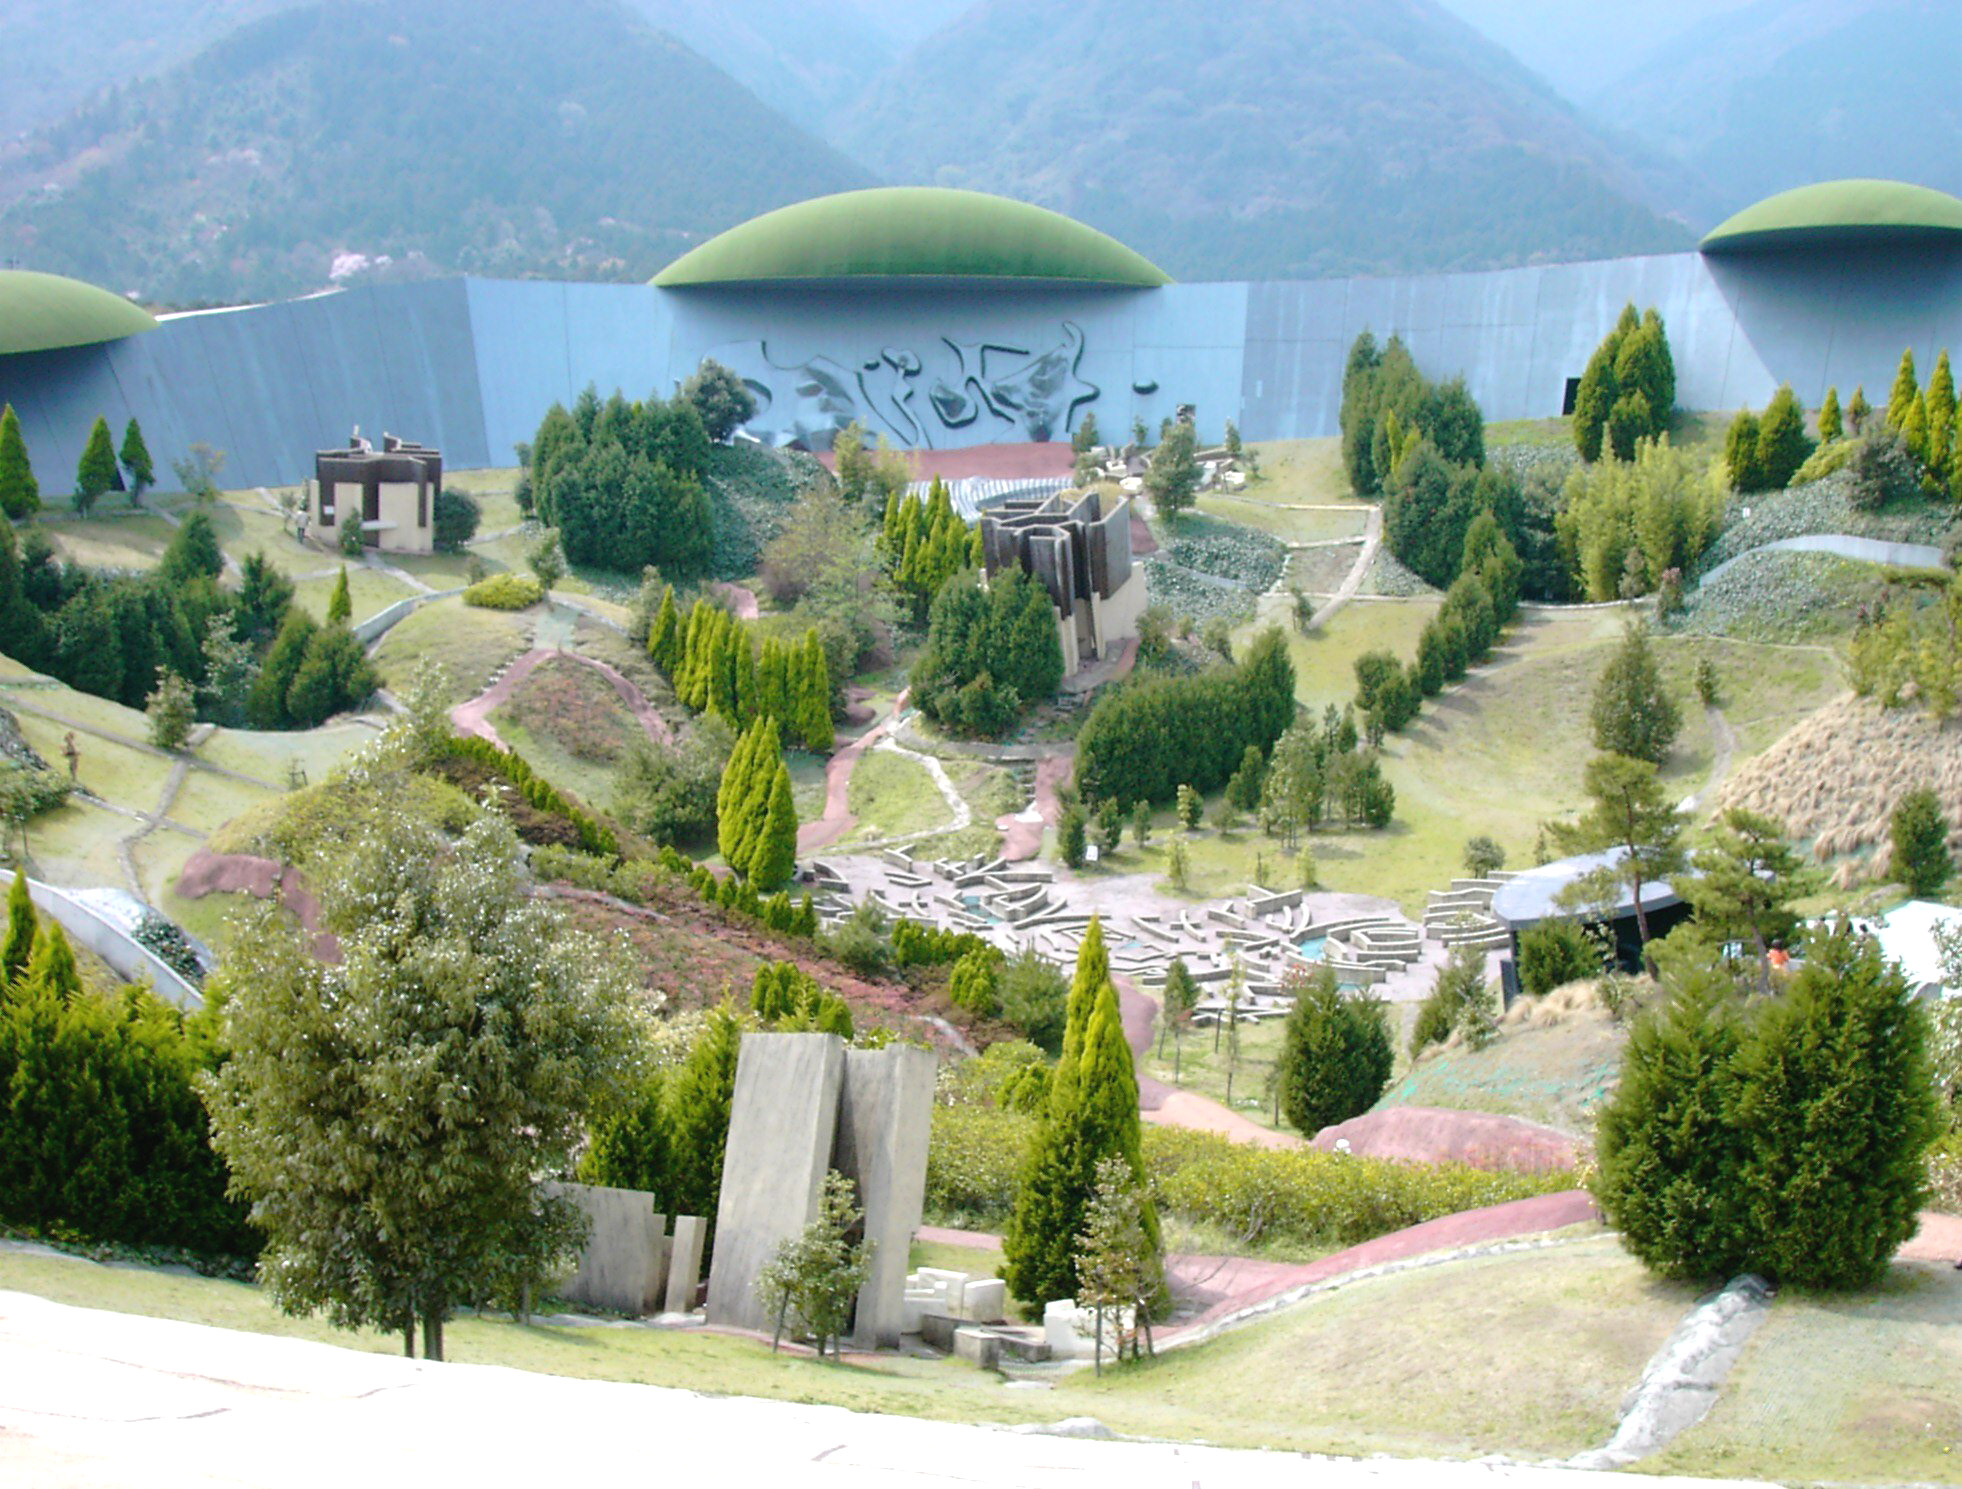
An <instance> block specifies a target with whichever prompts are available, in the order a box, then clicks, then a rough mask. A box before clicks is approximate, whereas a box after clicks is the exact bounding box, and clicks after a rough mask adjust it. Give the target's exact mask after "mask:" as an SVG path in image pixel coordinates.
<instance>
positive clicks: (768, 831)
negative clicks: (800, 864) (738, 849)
mask: <svg viewBox="0 0 1962 1489" xmlns="http://www.w3.org/2000/svg"><path fill="white" fill-rule="evenodd" d="M796 867H797V807H796V804H795V802H794V800H793V798H792V796H791V791H790V767H788V766H787V765H785V764H784V763H783V761H782V760H781V759H779V760H778V761H777V769H776V775H775V777H774V779H773V780H772V781H771V786H770V798H769V805H768V809H767V813H766V815H765V816H764V819H763V828H762V831H761V833H760V834H759V835H758V837H757V840H756V847H755V850H754V851H753V852H752V853H751V855H750V861H749V882H750V884H751V885H752V886H753V887H754V888H756V889H757V890H759V891H764V892H767V891H769V890H773V889H777V888H780V887H781V886H783V885H785V884H787V883H789V882H790V876H791V873H792V871H793V870H794V869H795V868H796Z"/></svg>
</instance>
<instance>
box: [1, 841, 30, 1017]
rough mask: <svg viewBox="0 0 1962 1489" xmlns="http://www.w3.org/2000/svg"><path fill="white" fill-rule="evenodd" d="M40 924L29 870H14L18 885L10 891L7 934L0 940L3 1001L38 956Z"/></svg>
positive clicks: (8, 895) (15, 881) (14, 885)
mask: <svg viewBox="0 0 1962 1489" xmlns="http://www.w3.org/2000/svg"><path fill="white" fill-rule="evenodd" d="M38 926H39V923H38V922H37V921H36V919H35V916H34V899H33V896H32V895H30V894H29V893H28V890H27V870H26V869H25V868H17V869H15V870H14V882H13V885H12V887H11V888H10V889H8V891H7V933H6V936H5V937H4V938H0V999H4V997H5V995H6V992H7V989H9V988H10V987H13V986H14V985H15V984H16V983H18V982H19V981H20V979H21V977H22V976H23V975H24V974H25V973H26V971H27V964H28V962H29V961H30V960H31V959H32V957H33V955H34V933H35V931H36V930H37V929H38Z"/></svg>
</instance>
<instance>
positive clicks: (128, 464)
mask: <svg viewBox="0 0 1962 1489" xmlns="http://www.w3.org/2000/svg"><path fill="white" fill-rule="evenodd" d="M122 462H123V473H124V474H125V475H127V476H128V477H129V501H130V505H131V506H135V505H136V504H137V503H138V502H140V501H142V500H143V493H144V492H146V491H148V490H149V489H150V488H151V487H152V486H154V485H156V484H157V471H156V467H155V465H153V464H152V463H151V460H150V447H149V446H148V445H147V444H145V443H144V442H143V427H142V426H141V425H140V424H138V423H137V422H136V419H135V418H134V416H132V417H131V419H130V421H129V423H128V424H127V425H126V426H125V427H124V429H123V449H122Z"/></svg>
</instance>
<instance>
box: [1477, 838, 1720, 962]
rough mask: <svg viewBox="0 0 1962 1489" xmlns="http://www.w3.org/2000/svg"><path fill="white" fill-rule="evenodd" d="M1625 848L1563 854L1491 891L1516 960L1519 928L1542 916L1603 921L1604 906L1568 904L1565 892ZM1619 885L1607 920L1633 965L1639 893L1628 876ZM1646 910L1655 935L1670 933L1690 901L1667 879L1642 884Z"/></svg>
mask: <svg viewBox="0 0 1962 1489" xmlns="http://www.w3.org/2000/svg"><path fill="white" fill-rule="evenodd" d="M1626 854H1627V850H1626V849H1623V848H1610V849H1608V850H1607V851H1606V852H1603V853H1583V854H1580V855H1579V856H1578V857H1575V858H1563V859H1560V860H1559V861H1558V862H1556V863H1547V864H1541V865H1540V866H1539V867H1538V868H1532V869H1527V870H1525V871H1524V872H1522V873H1519V874H1515V875H1513V876H1512V877H1511V878H1509V879H1508V880H1506V882H1505V883H1503V884H1501V885H1500V886H1499V888H1498V890H1497V892H1496V893H1494V894H1493V896H1492V915H1493V917H1494V918H1495V919H1497V920H1499V921H1500V922H1502V923H1503V924H1504V925H1505V927H1506V929H1507V930H1508V931H1510V932H1511V933H1512V955H1513V958H1514V960H1515V961H1516V960H1517V959H1518V956H1519V937H1520V935H1521V933H1522V932H1525V931H1529V930H1531V929H1532V928H1533V927H1534V926H1536V925H1538V924H1540V923H1541V922H1542V921H1547V920H1563V919H1579V920H1586V921H1602V920H1603V919H1604V916H1603V914H1602V910H1603V908H1604V907H1596V906H1579V905H1569V904H1565V903H1563V901H1562V898H1561V896H1562V894H1563V893H1564V892H1565V891H1566V890H1568V889H1569V888H1571V887H1572V886H1573V885H1574V884H1575V883H1577V882H1578V881H1579V880H1581V879H1583V878H1585V877H1586V876H1587V875H1589V874H1591V873H1593V872H1594V871H1595V870H1597V869H1603V868H1607V867H1609V866H1610V865H1613V864H1618V863H1620V862H1621V861H1622V859H1623V858H1624V857H1625V856H1626ZM1616 888H1617V893H1616V896H1615V901H1614V904H1613V905H1612V906H1609V907H1605V912H1606V913H1605V920H1606V921H1607V922H1610V923H1611V924H1612V928H1613V930H1614V933H1615V945H1616V953H1617V955H1618V957H1619V959H1620V961H1621V964H1622V965H1623V966H1624V967H1625V968H1627V969H1629V970H1631V971H1632V970H1634V969H1635V968H1636V967H1637V966H1639V965H1640V963H1641V941H1640V936H1639V934H1638V933H1639V929H1640V928H1639V926H1638V924H1637V921H1636V917H1635V895H1634V892H1633V891H1632V890H1631V889H1630V888H1629V886H1628V882H1627V881H1626V880H1625V879H1624V880H1622V881H1621V882H1620V883H1619V884H1618V885H1617V886H1616ZM1642 910H1643V913H1644V914H1645V915H1646V916H1647V917H1648V922H1649V936H1650V938H1651V939H1653V938H1655V937H1657V936H1662V935H1666V934H1667V933H1668V932H1669V931H1671V930H1673V929H1674V928H1675V927H1676V926H1677V925H1678V924H1679V923H1681V922H1682V921H1683V920H1685V919H1687V918H1688V917H1689V906H1687V905H1686V904H1684V903H1683V899H1682V896H1681V895H1679V894H1677V893H1676V891H1675V889H1674V888H1673V887H1672V886H1671V885H1670V883H1669V881H1668V880H1666V879H1656V880H1652V881H1650V882H1648V883H1645V884H1643V886H1642Z"/></svg>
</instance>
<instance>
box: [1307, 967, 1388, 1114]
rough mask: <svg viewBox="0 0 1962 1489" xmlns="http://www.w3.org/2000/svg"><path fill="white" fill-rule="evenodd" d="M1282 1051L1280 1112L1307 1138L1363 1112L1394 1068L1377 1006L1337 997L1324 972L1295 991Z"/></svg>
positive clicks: (1327, 972)
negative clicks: (1392, 1067) (1391, 1068)
mask: <svg viewBox="0 0 1962 1489" xmlns="http://www.w3.org/2000/svg"><path fill="white" fill-rule="evenodd" d="M1282 1051H1283V1053H1282V1055H1281V1110H1282V1111H1283V1112H1284V1113H1285V1114H1286V1116H1287V1119H1288V1123H1289V1125H1290V1126H1292V1127H1293V1128H1294V1129H1295V1130H1296V1131H1298V1132H1300V1133H1302V1134H1303V1135H1304V1136H1307V1137H1313V1136H1314V1135H1315V1134H1316V1133H1318V1132H1320V1131H1321V1130H1322V1129H1323V1128H1324V1127H1331V1126H1333V1125H1334V1124H1335V1123H1337V1122H1346V1121H1348V1120H1349V1119H1350V1118H1351V1117H1356V1116H1360V1115H1362V1113H1364V1112H1366V1111H1368V1110H1369V1109H1370V1108H1371V1107H1372V1106H1374V1105H1375V1104H1376V1101H1377V1098H1379V1097H1380V1096H1382V1094H1383V1087H1384V1086H1386V1085H1387V1084H1388V1083H1389V1079H1390V1067H1391V1066H1392V1065H1394V1064H1395V1063H1396V1052H1395V1051H1394V1050H1393V1049H1392V1048H1391V1046H1390V1031H1389V1026H1388V1025H1387V1024H1386V1023H1385V1021H1384V1012H1383V1005H1382V1004H1380V1003H1378V1002H1376V1001H1375V1000H1374V999H1365V998H1345V997H1343V996H1342V990H1341V989H1340V988H1339V987H1337V986H1336V982H1335V973H1334V972H1333V971H1331V970H1330V969H1329V968H1327V967H1324V968H1322V970H1321V971H1320V972H1318V973H1316V974H1315V976H1314V978H1313V979H1312V980H1311V981H1310V982H1309V983H1308V985H1307V986H1306V987H1301V988H1298V989H1297V990H1296V992H1295V997H1294V1007H1293V1008H1292V1009H1290V1010H1289V1011H1288V1022H1287V1030H1286V1033H1285V1035H1284V1036H1283V1041H1282Z"/></svg>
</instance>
